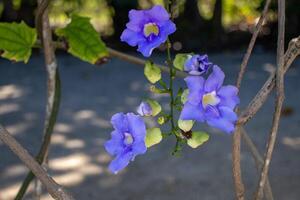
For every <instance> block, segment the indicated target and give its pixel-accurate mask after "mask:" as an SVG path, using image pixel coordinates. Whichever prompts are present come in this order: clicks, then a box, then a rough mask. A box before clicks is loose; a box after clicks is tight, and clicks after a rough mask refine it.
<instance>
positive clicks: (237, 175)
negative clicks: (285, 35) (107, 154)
mask: <svg viewBox="0 0 300 200" xmlns="http://www.w3.org/2000/svg"><path fill="white" fill-rule="evenodd" d="M270 2H271V0H267V1H266V4H265V6H264V10H263V12H262V15H261V16H260V18H259V21H258V23H257V25H256V28H255V31H254V33H253V35H252V38H251V40H250V43H249V46H248V48H247V52H246V54H245V56H244V58H243V61H242V64H241V68H240V72H239V74H238V78H237V83H236V87H237V88H238V89H240V87H241V83H242V79H243V76H244V74H245V72H246V68H247V65H248V62H249V58H250V56H251V53H252V50H253V47H254V45H255V42H256V39H257V37H258V34H259V32H260V30H261V27H262V25H263V22H264V20H265V18H266V15H267V12H268V9H269V5H270ZM236 112H237V113H238V112H239V109H238V108H237V109H236ZM241 129H242V127H241V125H240V124H237V125H236V129H235V131H234V134H233V142H232V174H233V181H234V186H235V192H236V198H237V199H239V200H243V199H244V198H245V197H244V195H245V187H244V184H243V179H242V172H241Z"/></svg>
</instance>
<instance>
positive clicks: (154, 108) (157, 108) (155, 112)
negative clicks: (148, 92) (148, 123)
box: [147, 99, 161, 117]
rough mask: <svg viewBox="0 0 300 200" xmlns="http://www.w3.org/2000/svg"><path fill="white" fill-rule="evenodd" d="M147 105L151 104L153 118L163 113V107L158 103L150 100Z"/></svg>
mask: <svg viewBox="0 0 300 200" xmlns="http://www.w3.org/2000/svg"><path fill="white" fill-rule="evenodd" d="M147 103H149V105H150V106H151V108H152V116H153V117H155V116H156V115H158V114H159V113H160V112H161V106H160V104H159V103H158V102H157V101H155V100H152V99H148V100H147Z"/></svg>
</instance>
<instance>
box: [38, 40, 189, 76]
mask: <svg viewBox="0 0 300 200" xmlns="http://www.w3.org/2000/svg"><path fill="white" fill-rule="evenodd" d="M53 45H54V47H55V48H57V49H63V50H66V45H65V44H64V43H63V42H58V41H53ZM34 47H35V48H40V47H41V42H40V41H39V40H38V41H37V42H36V44H35V46H34ZM107 50H108V53H109V55H110V56H111V57H115V58H119V59H120V60H124V61H126V62H129V63H132V64H135V65H139V66H145V64H146V62H147V60H144V59H142V58H138V57H136V56H132V55H130V54H127V53H123V52H121V51H118V50H116V49H113V48H110V47H107ZM154 64H155V65H156V66H158V67H159V68H160V69H161V70H162V71H163V72H166V73H170V70H169V67H167V66H165V65H161V64H157V63H154ZM174 70H176V69H174ZM176 76H178V77H186V76H187V74H186V73H184V72H182V71H179V70H177V71H176Z"/></svg>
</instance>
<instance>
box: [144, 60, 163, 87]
mask: <svg viewBox="0 0 300 200" xmlns="http://www.w3.org/2000/svg"><path fill="white" fill-rule="evenodd" d="M144 74H145V76H146V78H147V79H148V81H150V82H151V83H156V82H157V81H159V80H160V79H161V70H160V68H159V67H158V66H156V65H155V64H153V63H151V62H146V65H145V69H144Z"/></svg>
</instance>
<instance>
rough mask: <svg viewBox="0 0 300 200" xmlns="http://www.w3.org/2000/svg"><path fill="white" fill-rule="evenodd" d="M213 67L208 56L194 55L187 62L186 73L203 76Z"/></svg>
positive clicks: (185, 65)
mask: <svg viewBox="0 0 300 200" xmlns="http://www.w3.org/2000/svg"><path fill="white" fill-rule="evenodd" d="M211 65H212V63H211V62H209V61H208V56H207V55H202V56H201V55H193V56H189V58H188V59H187V60H186V61H185V64H184V71H186V72H188V73H189V74H191V75H201V74H204V73H206V72H207V71H208V69H209V68H210V66H211Z"/></svg>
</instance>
